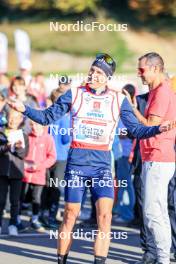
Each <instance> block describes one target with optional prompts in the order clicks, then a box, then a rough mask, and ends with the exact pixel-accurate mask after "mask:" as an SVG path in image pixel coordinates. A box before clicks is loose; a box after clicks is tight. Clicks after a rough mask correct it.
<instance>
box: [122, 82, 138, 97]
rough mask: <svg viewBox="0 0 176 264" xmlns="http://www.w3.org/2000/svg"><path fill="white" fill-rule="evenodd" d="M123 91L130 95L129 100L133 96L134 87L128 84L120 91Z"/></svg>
mask: <svg viewBox="0 0 176 264" xmlns="http://www.w3.org/2000/svg"><path fill="white" fill-rule="evenodd" d="M123 90H126V91H127V92H128V93H129V94H130V96H131V99H132V98H133V97H134V96H135V91H136V90H135V87H134V85H133V84H130V83H128V84H126V85H125V86H124V87H123V88H122V91H123Z"/></svg>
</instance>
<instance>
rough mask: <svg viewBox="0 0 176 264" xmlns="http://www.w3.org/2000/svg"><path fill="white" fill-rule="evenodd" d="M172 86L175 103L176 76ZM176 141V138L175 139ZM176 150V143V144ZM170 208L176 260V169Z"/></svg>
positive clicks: (169, 194)
mask: <svg viewBox="0 0 176 264" xmlns="http://www.w3.org/2000/svg"><path fill="white" fill-rule="evenodd" d="M171 87H172V89H173V91H174V94H175V103H176V77H175V76H174V77H173V78H171ZM175 143H176V139H175ZM175 151H176V145H175ZM168 209H169V217H170V222H171V230H172V252H173V253H174V258H175V260H176V170H175V173H174V176H173V178H172V179H171V181H170V183H169V191H168Z"/></svg>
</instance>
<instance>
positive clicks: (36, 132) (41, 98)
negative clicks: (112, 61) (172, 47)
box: [0, 60, 176, 252]
mask: <svg viewBox="0 0 176 264" xmlns="http://www.w3.org/2000/svg"><path fill="white" fill-rule="evenodd" d="M31 70H32V64H31V62H30V61H28V60H26V61H24V63H22V65H21V68H20V69H19V72H18V75H16V76H13V77H9V76H8V75H7V74H3V73H1V74H0V233H2V232H3V230H2V226H3V217H4V216H5V215H6V212H7V211H8V210H9V211H10V220H9V225H8V232H9V234H10V235H15V236H17V235H18V234H19V232H23V231H25V229H26V228H28V227H31V228H32V229H34V230H36V231H38V232H45V229H46V228H50V229H51V228H53V229H56V228H58V225H59V224H60V220H61V219H60V218H58V215H59V212H60V210H61V206H60V202H61V196H62V195H63V192H64V188H63V187H62V186H61V184H59V183H61V181H62V180H63V179H64V171H65V167H66V161H67V154H68V150H69V145H70V142H71V135H70V134H69V133H65V134H61V133H58V134H57V133H54V130H53V129H51V127H43V126H41V125H39V124H37V123H35V122H33V121H31V120H29V119H27V118H24V117H23V115H22V114H21V113H18V112H16V111H15V110H12V109H10V108H9V107H8V104H7V100H8V99H9V98H11V99H13V98H14V99H19V100H21V101H22V102H24V103H25V104H26V105H29V106H31V107H33V108H37V109H44V108H46V107H49V106H50V105H51V104H53V103H54V102H55V101H56V100H57V98H58V97H59V96H61V95H62V94H63V93H65V92H66V91H67V90H68V89H69V88H70V87H71V85H72V83H71V80H70V79H69V78H68V77H67V76H63V78H60V80H59V82H58V87H56V88H55V89H54V90H52V91H51V94H50V95H49V96H48V95H47V92H46V83H45V76H44V75H43V73H42V72H38V73H36V74H35V76H33V75H32V74H31ZM172 88H173V90H174V91H175V92H176V79H175V78H173V79H172ZM137 90H138V89H137V87H134V85H132V84H130V83H129V84H126V85H125V86H124V87H123V88H122V92H123V93H124V94H125V95H127V94H128V95H129V96H130V97H131V100H132V101H133V104H135V105H136V106H137V108H138V110H139V111H140V112H141V113H142V114H143V113H144V109H145V106H146V104H147V99H148V93H146V94H143V95H137ZM53 125H56V126H57V129H58V128H62V129H65V131H68V128H69V127H70V115H69V114H66V115H65V116H64V117H63V118H62V119H60V120H58V121H57V122H56V123H55V124H53ZM123 128H124V125H123V123H122V121H121V120H120V121H119V123H118V127H117V129H116V136H115V139H114V143H113V150H112V171H113V172H114V181H115V182H116V184H115V187H114V188H115V194H116V195H115V199H114V207H113V221H114V223H121V224H122V223H123V224H124V223H125V224H127V225H129V226H140V227H141V234H142V235H141V240H145V239H144V237H145V232H146V230H143V216H142V187H141V184H142V183H141V179H140V174H141V170H142V161H141V155H140V150H139V141H138V140H134V139H133V137H132V136H131V135H130V134H129V133H127V134H124V133H123ZM119 131H121V132H120V133H119ZM51 179H52V180H53V181H51ZM173 181H175V179H173ZM56 182H57V184H54V183H56ZM51 183H52V184H51ZM56 185H57V186H56ZM173 186H175V185H173ZM169 188H171V190H170V192H169V193H170V197H168V200H169V208H170V216H171V218H172V210H173V207H174V206H175V205H173V202H172V201H173V195H172V194H173V192H174V191H175V189H174V190H172V183H171V184H170V186H169ZM174 188H175V187H174ZM88 201H89V204H90V205H91V208H90V210H87V202H88ZM26 212H28V214H29V212H30V223H28V224H27V225H26V224H24V223H23V221H22V215H23V214H25V213H26ZM79 220H80V221H81V223H82V224H83V225H96V210H95V205H94V203H93V201H92V198H91V194H90V191H89V190H88V189H87V190H86V192H85V194H84V199H83V202H82V207H81V213H80V216H79ZM171 221H172V222H173V226H174V225H176V220H174V219H171ZM173 230H174V228H173ZM143 242H144V243H143V244H144V245H145V241H143ZM175 244H176V243H175ZM174 246H175V252H176V245H174Z"/></svg>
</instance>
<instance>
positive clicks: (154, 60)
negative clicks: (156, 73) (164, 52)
mask: <svg viewBox="0 0 176 264" xmlns="http://www.w3.org/2000/svg"><path fill="white" fill-rule="evenodd" d="M144 58H145V59H146V60H147V62H148V61H149V62H150V63H151V65H154V66H159V68H160V71H162V72H163V71H164V61H163V58H162V57H161V56H160V55H159V54H158V53H156V52H149V53H146V54H144V55H143V56H141V57H140V58H139V61H141V60H142V59H144Z"/></svg>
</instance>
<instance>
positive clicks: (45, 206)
mask: <svg viewBox="0 0 176 264" xmlns="http://www.w3.org/2000/svg"><path fill="white" fill-rule="evenodd" d="M62 81H64V82H65V80H62ZM66 81H67V82H68V78H67V79H66ZM70 85H71V83H60V81H59V87H58V88H57V89H55V90H53V92H52V93H51V96H50V98H51V103H54V102H55V101H56V100H57V99H58V98H59V96H61V95H62V94H63V93H65V92H66V91H67V90H68V89H69V88H70ZM69 128H70V114H69V113H68V114H66V115H65V116H63V117H62V118H61V119H59V120H58V121H57V122H55V123H54V124H53V125H50V127H49V134H50V135H52V137H53V139H54V142H55V146H56V152H57V161H56V163H55V164H54V165H53V166H52V167H51V168H50V170H49V181H48V186H46V187H45V188H44V191H43V195H42V198H43V199H42V215H41V221H42V222H43V223H44V225H45V226H47V227H50V228H56V227H58V221H56V214H57V211H58V208H59V201H60V195H61V192H63V189H62V188H61V184H60V182H61V181H62V180H63V179H64V172H65V168H66V162H67V155H68V150H69V147H70V133H69ZM50 179H52V180H53V182H50ZM54 183H56V185H55V184H54ZM48 210H49V217H46V216H47V214H48V212H47V211H48Z"/></svg>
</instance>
